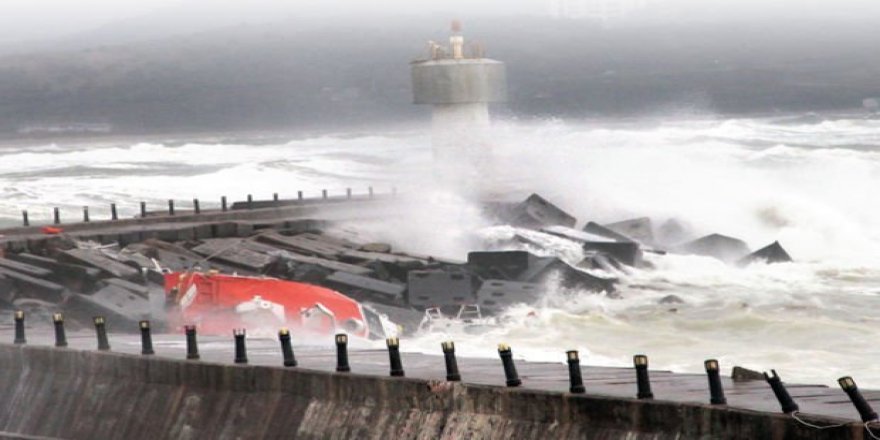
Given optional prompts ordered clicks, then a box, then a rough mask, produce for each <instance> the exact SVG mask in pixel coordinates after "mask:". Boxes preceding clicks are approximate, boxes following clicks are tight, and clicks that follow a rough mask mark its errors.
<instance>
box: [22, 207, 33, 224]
mask: <svg viewBox="0 0 880 440" xmlns="http://www.w3.org/2000/svg"><path fill="white" fill-rule="evenodd" d="M21 223H22V225H24V226H30V225H31V220H30V219H29V218H28V212H27V209H25V210H23V211H21Z"/></svg>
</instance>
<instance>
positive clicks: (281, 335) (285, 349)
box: [278, 328, 296, 367]
mask: <svg viewBox="0 0 880 440" xmlns="http://www.w3.org/2000/svg"><path fill="white" fill-rule="evenodd" d="M278 340H279V341H281V355H282V356H284V366H285V367H295V366H296V358H295V357H294V356H293V345H292V344H291V343H290V330H288V329H286V328H283V329H281V330H279V331H278Z"/></svg>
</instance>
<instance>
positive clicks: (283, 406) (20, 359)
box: [0, 319, 876, 439]
mask: <svg viewBox="0 0 880 440" xmlns="http://www.w3.org/2000/svg"><path fill="white" fill-rule="evenodd" d="M10 320H11V319H10ZM108 325H110V328H111V329H112V325H111V323H108ZM33 327H34V328H29V329H28V345H11V344H9V345H7V344H0V390H2V393H3V397H4V398H3V399H2V400H0V431H2V434H0V437H2V438H32V437H39V438H70V439H94V438H104V439H113V438H120V439H122V438H125V439H141V438H143V439H154V438H183V439H196V438H338V439H348V438H351V439H354V438H358V439H363V438H374V439H383V438H400V439H429V438H430V439H433V438H446V439H457V438H486V439H532V438H566V439H583V438H591V439H620V438H628V439H706V438H719V439H721V438H723V439H866V438H869V437H868V436H867V434H866V432H865V431H864V427H863V426H862V424H861V423H859V422H857V417H858V415H857V413H856V412H855V410H854V409H853V408H852V406H851V405H849V403H848V401H846V396H845V395H844V394H843V392H842V391H840V390H833V389H829V388H825V387H821V386H792V385H789V389H790V390H791V391H792V394H793V396H794V398H795V399H796V400H797V401H798V402H799V403H801V406H802V409H803V411H804V412H805V413H807V414H811V413H814V412H815V413H818V414H822V415H806V414H801V415H800V417H801V418H802V419H805V420H807V421H809V422H810V423H812V424H817V425H829V424H841V426H838V427H836V428H832V429H824V430H818V429H814V428H810V427H807V426H805V425H803V424H801V423H799V422H797V421H795V420H794V419H793V418H792V417H790V416H787V415H783V414H781V413H780V412H779V409H778V407H775V406H776V402H775V401H774V399H773V397H772V392H771V391H770V389H769V387H768V386H767V384H766V383H764V382H763V381H750V382H736V383H734V382H732V381H730V380H728V379H724V386H725V387H726V389H727V392H728V396H729V404H728V405H710V404H708V402H709V400H708V399H709V394H708V390H707V384H706V380H705V377H704V376H701V375H677V374H671V373H668V372H661V371H652V372H651V374H652V380H653V381H654V385H655V395H656V398H655V399H654V400H637V399H635V398H634V395H635V384H634V382H635V375H634V373H633V371H632V369H629V368H592V367H584V368H583V369H582V374H583V377H584V383H585V386H586V389H587V392H586V393H585V394H570V393H568V392H567V387H568V376H567V366H566V365H565V364H564V357H565V355H564V353H561V354H560V362H559V363H526V362H522V361H518V362H517V368H518V370H519V372H520V377H521V378H522V380H523V385H522V387H519V388H507V387H505V386H504V373H503V371H502V369H501V364H500V362H499V360H498V359H497V358H493V359H466V358H465V359H460V360H459V365H460V369H461V374H462V379H463V382H461V383H453V382H446V381H445V376H444V366H443V365H444V364H443V359H442V356H439V352H440V350H439V347H438V350H437V351H438V354H437V355H434V354H431V355H425V354H414V353H404V354H403V366H404V368H405V369H406V374H407V377H405V378H403V377H390V376H389V365H388V356H387V352H385V350H371V349H363V348H361V349H357V348H355V349H352V350H351V352H350V362H351V369H352V372H351V373H337V372H335V371H334V369H335V351H334V350H333V349H332V348H331V347H332V344H333V340H332V337H328V338H327V341H326V342H327V343H326V347H324V346H317V347H316V346H309V347H307V346H301V345H298V344H295V346H294V350H295V351H296V356H297V360H298V361H299V366H298V367H295V368H284V367H282V366H281V365H282V354H281V350H280V348H279V345H278V341H277V340H274V339H258V338H253V339H249V340H248V357H249V361H250V363H249V364H247V365H243V364H234V363H233V359H234V357H235V355H234V350H233V347H234V344H233V338H232V335H229V337H228V338H218V337H205V338H200V341H199V342H200V347H199V350H200V353H201V355H202V357H201V360H200V361H187V360H185V359H184V358H185V348H184V336H183V335H182V334H180V335H177V334H174V335H156V338H155V340H154V346H155V349H156V355H152V356H142V355H140V354H139V353H140V339H139V338H138V337H137V336H132V335H119V334H115V333H111V334H110V343H111V344H112V346H113V350H114V352H98V351H95V337H94V334H90V333H88V332H75V333H72V334H70V335H69V337H68V340H69V342H70V347H69V348H54V347H51V346H50V345H51V341H52V336H51V334H50V333H49V331H48V326H47V325H43V323H34V324H33ZM293 336H294V339H296V335H293ZM12 338H13V334H12V332H11V330H10V329H8V328H6V329H3V330H2V331H0V339H2V340H9V341H12ZM297 342H299V343H301V342H302V341H297ZM401 343H402V346H405V344H406V341H405V340H404V341H402V342H401ZM514 349H515V347H514ZM875 397H876V393H871V394H870V397H869V399H870V398H875Z"/></svg>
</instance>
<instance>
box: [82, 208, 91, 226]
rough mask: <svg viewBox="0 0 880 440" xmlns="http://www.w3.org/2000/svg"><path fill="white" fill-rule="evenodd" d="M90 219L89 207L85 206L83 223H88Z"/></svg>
mask: <svg viewBox="0 0 880 440" xmlns="http://www.w3.org/2000/svg"><path fill="white" fill-rule="evenodd" d="M89 220H91V219H90V218H89V207H88V206H83V223H88V222H89Z"/></svg>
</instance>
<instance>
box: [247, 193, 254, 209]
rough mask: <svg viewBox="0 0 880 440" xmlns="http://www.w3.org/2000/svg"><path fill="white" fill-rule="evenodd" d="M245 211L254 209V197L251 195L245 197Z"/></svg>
mask: <svg viewBox="0 0 880 440" xmlns="http://www.w3.org/2000/svg"><path fill="white" fill-rule="evenodd" d="M247 209H254V196H253V195H251V194H248V196H247Z"/></svg>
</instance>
